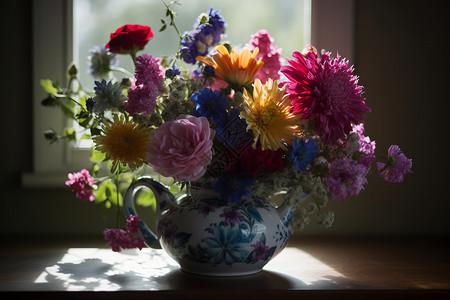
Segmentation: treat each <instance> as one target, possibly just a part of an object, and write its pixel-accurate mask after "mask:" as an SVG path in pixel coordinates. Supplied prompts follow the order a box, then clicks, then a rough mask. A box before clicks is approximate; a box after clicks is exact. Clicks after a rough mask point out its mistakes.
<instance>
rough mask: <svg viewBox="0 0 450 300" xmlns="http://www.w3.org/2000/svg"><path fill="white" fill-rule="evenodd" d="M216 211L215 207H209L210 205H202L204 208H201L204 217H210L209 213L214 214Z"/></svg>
mask: <svg viewBox="0 0 450 300" xmlns="http://www.w3.org/2000/svg"><path fill="white" fill-rule="evenodd" d="M214 211H215V210H214V207H212V206H209V205H202V206H201V207H200V212H201V213H202V215H203V216H204V217H206V216H208V215H209V213H211V212H214Z"/></svg>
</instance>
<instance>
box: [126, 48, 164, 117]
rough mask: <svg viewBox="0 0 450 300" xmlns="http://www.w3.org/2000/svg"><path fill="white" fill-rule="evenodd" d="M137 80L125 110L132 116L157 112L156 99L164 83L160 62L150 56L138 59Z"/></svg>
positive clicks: (146, 55) (129, 93)
mask: <svg viewBox="0 0 450 300" xmlns="http://www.w3.org/2000/svg"><path fill="white" fill-rule="evenodd" d="M135 79H136V81H135V82H134V83H133V85H132V88H131V89H129V90H128V101H126V102H125V103H124V106H125V109H126V110H127V112H129V113H130V114H138V113H142V114H143V115H144V116H146V115H150V114H152V113H153V111H154V110H155V106H156V98H158V96H159V92H160V91H161V89H162V87H163V82H164V76H163V72H162V70H161V67H160V66H159V60H158V59H157V58H153V57H152V56H151V55H148V54H143V55H141V56H138V57H136V75H135Z"/></svg>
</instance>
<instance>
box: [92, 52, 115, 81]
mask: <svg viewBox="0 0 450 300" xmlns="http://www.w3.org/2000/svg"><path fill="white" fill-rule="evenodd" d="M89 54H90V55H89V65H88V68H89V73H90V74H91V75H92V76H94V77H96V78H106V77H107V76H108V73H109V72H110V71H111V66H117V65H118V64H119V60H118V59H117V57H116V54H114V53H111V52H109V50H108V48H106V47H99V46H94V47H93V48H92V49H91V50H90V51H89Z"/></svg>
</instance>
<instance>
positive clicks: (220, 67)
mask: <svg viewBox="0 0 450 300" xmlns="http://www.w3.org/2000/svg"><path fill="white" fill-rule="evenodd" d="M215 49H216V50H217V52H218V53H216V54H214V55H213V56H212V58H211V57H206V56H197V58H196V59H197V60H199V61H201V62H203V63H205V64H207V65H210V66H212V67H214V69H215V71H216V75H217V77H218V78H219V79H221V80H223V81H226V82H227V83H229V84H230V85H231V87H232V88H233V89H238V90H240V89H241V88H242V87H244V86H246V85H249V84H251V83H252V82H253V80H254V78H255V75H256V73H258V71H259V69H261V67H262V66H263V64H264V63H263V62H262V61H261V60H256V56H257V55H258V52H259V49H258V48H255V50H254V51H253V53H252V52H251V51H250V50H248V49H244V50H242V51H241V52H240V53H237V52H236V51H234V50H232V51H231V53H230V52H228V49H227V48H226V47H225V46H223V45H219V46H217V47H216V48H215Z"/></svg>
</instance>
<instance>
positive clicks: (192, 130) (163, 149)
mask: <svg viewBox="0 0 450 300" xmlns="http://www.w3.org/2000/svg"><path fill="white" fill-rule="evenodd" d="M213 137H214V130H213V129H211V128H210V127H209V121H208V119H206V118H205V117H199V118H197V117H194V116H192V115H181V116H180V117H179V118H178V119H176V120H173V121H169V122H166V123H164V124H163V125H161V126H160V127H158V128H157V129H155V130H154V131H153V132H152V133H151V134H150V146H149V151H148V155H147V161H148V163H149V164H150V165H151V166H152V167H153V168H154V170H155V171H156V172H158V173H160V174H161V175H163V176H166V177H173V178H174V179H175V180H176V181H194V180H197V179H199V178H200V177H202V176H203V175H205V173H206V167H207V166H208V165H209V163H210V162H211V159H212V150H211V148H212V145H213V141H212V139H213Z"/></svg>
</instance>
